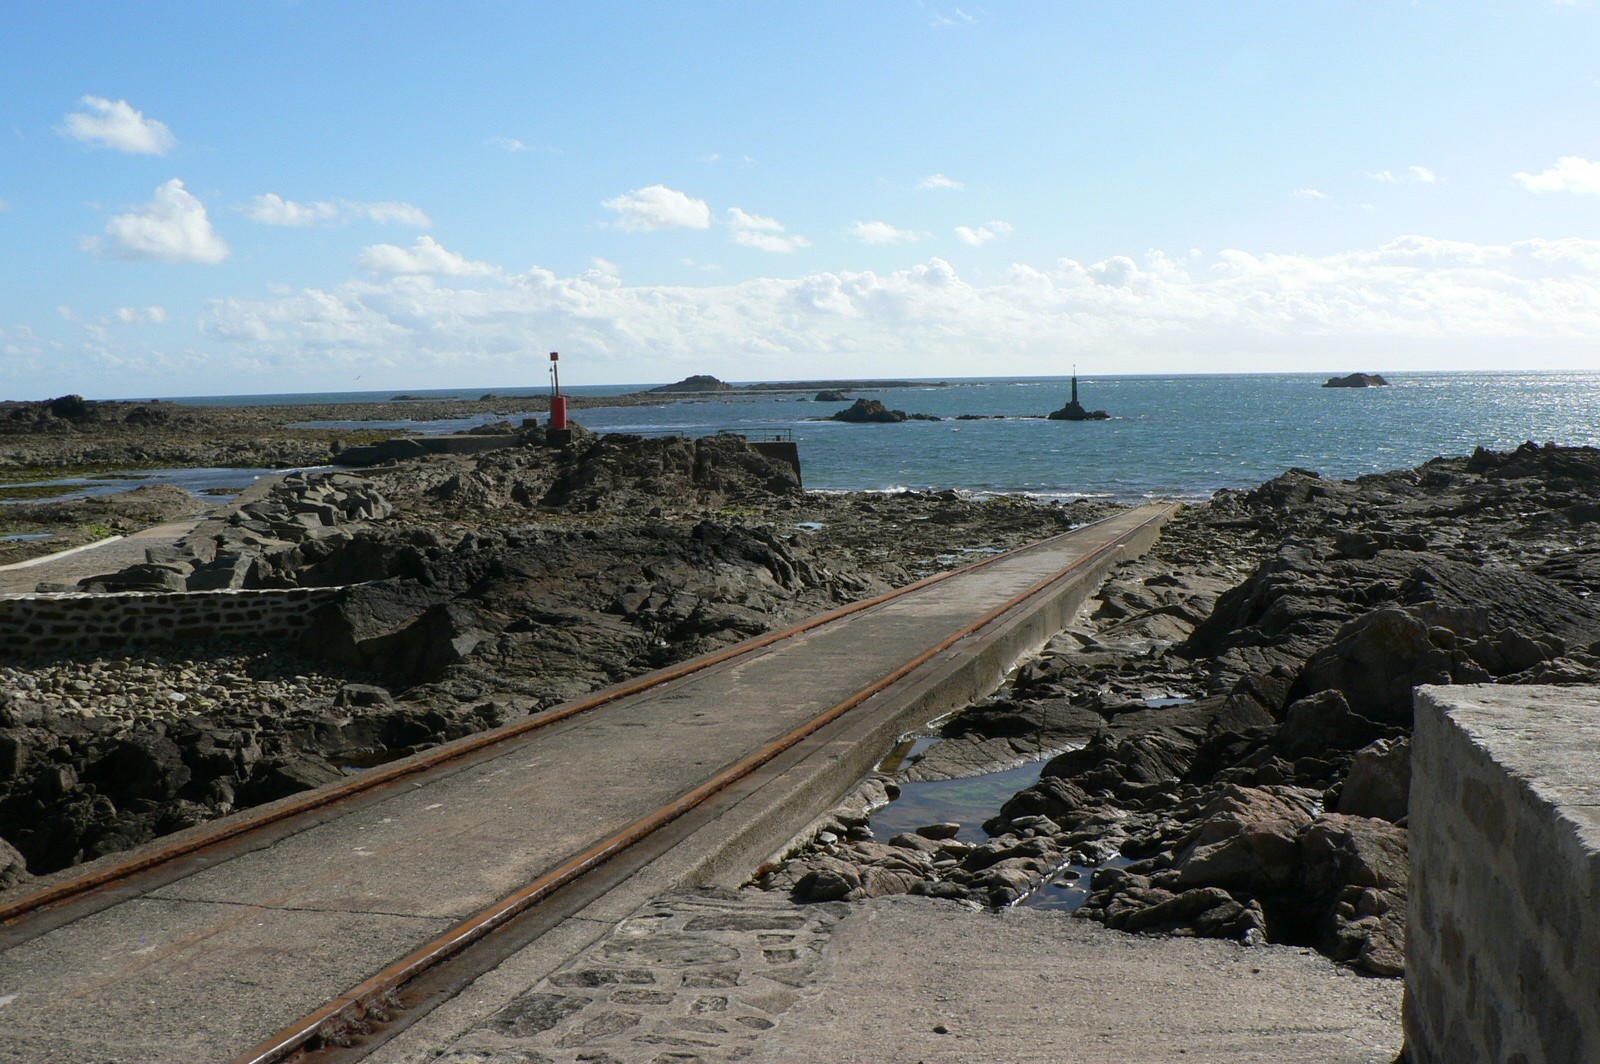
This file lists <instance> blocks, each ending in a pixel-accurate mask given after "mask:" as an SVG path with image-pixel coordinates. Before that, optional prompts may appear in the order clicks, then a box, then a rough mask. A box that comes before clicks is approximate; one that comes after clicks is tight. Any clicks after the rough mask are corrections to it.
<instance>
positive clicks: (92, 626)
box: [0, 587, 347, 657]
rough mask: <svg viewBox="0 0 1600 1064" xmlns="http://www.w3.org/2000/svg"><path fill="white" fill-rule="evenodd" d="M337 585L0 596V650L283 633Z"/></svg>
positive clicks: (299, 624) (335, 595) (23, 652)
mask: <svg viewBox="0 0 1600 1064" xmlns="http://www.w3.org/2000/svg"><path fill="white" fill-rule="evenodd" d="M346 591H347V589H346V588H345V587H303V588H290V589H287V590H268V591H172V592H125V593H121V594H114V595H90V594H56V595H28V596H22V597H16V598H0V657H13V656H15V657H23V656H27V655H32V654H45V655H49V654H63V653H78V652H82V651H103V650H117V649H121V648H123V647H128V646H135V645H140V644H149V643H162V642H165V643H184V642H191V641H196V640H202V639H204V640H213V639H252V640H257V639H259V640H267V641H277V640H285V641H286V640H290V639H294V638H297V637H298V636H299V635H300V633H301V632H302V631H304V629H305V627H306V625H307V624H308V623H309V621H310V618H311V615H312V613H314V612H315V611H316V610H317V609H318V608H319V607H321V606H323V605H324V604H326V603H329V602H336V601H338V600H339V599H340V598H341V597H342V596H343V595H345V594H346Z"/></svg>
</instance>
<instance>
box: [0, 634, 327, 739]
mask: <svg viewBox="0 0 1600 1064" xmlns="http://www.w3.org/2000/svg"><path fill="white" fill-rule="evenodd" d="M230 649H233V651H234V652H233V653H228V654H219V655H217V656H216V657H205V656H204V655H203V653H201V652H199V648H197V652H196V656H195V657H194V658H193V659H169V658H166V657H164V656H162V655H160V654H156V653H148V654H145V655H138V654H135V655H133V656H130V657H120V658H94V659H87V660H80V661H56V662H47V663H40V664H37V665H33V666H23V665H0V711H3V710H4V709H5V708H6V706H7V705H8V704H10V703H27V704H30V705H36V706H41V707H43V708H45V709H48V710H52V711H54V712H56V713H59V714H61V715H63V716H70V717H80V718H96V717H98V718H103V719H109V720H114V721H121V722H123V723H127V724H132V723H134V722H135V721H139V720H179V719H183V718H187V717H193V716H196V715H199V714H202V713H206V712H209V711H211V710H213V709H216V708H218V707H222V706H227V705H233V706H236V707H240V708H243V707H247V706H248V707H259V706H261V705H262V704H263V703H270V702H271V701H272V700H279V701H282V702H286V703H299V702H304V701H305V700H306V699H308V698H323V697H332V696H333V695H334V694H335V693H336V692H337V691H338V690H339V688H340V687H342V686H344V684H345V683H347V682H349V678H348V677H344V676H331V675H327V674H324V673H321V672H319V671H316V670H315V669H308V668H307V663H306V662H305V661H304V660H303V659H299V658H296V657H294V656H292V655H287V654H285V653H284V652H283V651H282V650H280V649H271V648H259V649H246V650H238V649H237V648H230Z"/></svg>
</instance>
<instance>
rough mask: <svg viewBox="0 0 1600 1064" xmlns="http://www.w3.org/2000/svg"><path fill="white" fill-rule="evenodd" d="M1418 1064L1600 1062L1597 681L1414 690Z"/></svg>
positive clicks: (1411, 927) (1409, 962)
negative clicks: (1568, 684) (1573, 684)
mask: <svg viewBox="0 0 1600 1064" xmlns="http://www.w3.org/2000/svg"><path fill="white" fill-rule="evenodd" d="M1409 824H1410V838H1411V904H1410V913H1409V921H1408V925H1407V929H1406V996H1405V1029H1406V1047H1407V1053H1408V1059H1409V1061H1410V1062H1411V1064H1460V1062H1465V1061H1484V1062H1494V1064H1500V1062H1507V1064H1545V1062H1550V1064H1557V1062H1559V1064H1581V1062H1594V1061H1600V688H1594V687H1530V686H1497V685H1489V684H1484V685H1474V686H1461V687H1422V688H1418V689H1417V692H1416V731H1415V735H1414V738H1413V747H1412V781H1411V807H1410V820H1409Z"/></svg>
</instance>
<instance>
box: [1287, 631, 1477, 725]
mask: <svg viewBox="0 0 1600 1064" xmlns="http://www.w3.org/2000/svg"><path fill="white" fill-rule="evenodd" d="M1450 666H1451V658H1450V654H1449V652H1448V651H1446V650H1444V649H1442V648H1440V647H1438V646H1435V645H1434V643H1433V641H1432V640H1431V639H1430V638H1429V626H1428V625H1426V624H1424V623H1423V622H1422V621H1421V620H1419V619H1418V618H1417V617H1416V616H1414V615H1413V614H1412V613H1411V612H1410V611H1407V610H1404V609H1396V608H1390V609H1381V610H1374V611H1373V612H1372V613H1369V614H1366V615H1365V616H1362V617H1358V618H1356V619H1355V620H1353V621H1351V622H1349V623H1348V624H1346V625H1344V626H1343V627H1342V628H1340V629H1339V633H1338V635H1337V637H1336V638H1335V641H1334V643H1333V645H1332V646H1330V647H1328V648H1326V649H1325V650H1321V651H1319V652H1317V653H1316V654H1314V655H1313V656H1312V657H1311V659H1310V660H1309V661H1307V662H1306V665H1305V668H1304V669H1303V670H1301V672H1300V675H1299V676H1298V677H1297V678H1296V679H1295V683H1294V687H1293V688H1292V689H1291V694H1299V695H1302V696H1303V695H1309V694H1313V693H1316V692H1319V691H1328V690H1337V691H1339V692H1340V693H1341V694H1342V695H1343V696H1344V699H1345V701H1346V702H1347V703H1349V705H1350V706H1352V707H1355V708H1356V709H1357V710H1358V712H1360V713H1361V715H1363V716H1366V717H1368V718H1370V719H1373V720H1377V721H1380V722H1383V723H1392V724H1400V725H1405V726H1409V725H1410V723H1411V689H1412V688H1414V687H1416V686H1418V685H1419V684H1448V683H1450V682H1452V680H1453V676H1452V673H1451V667H1450Z"/></svg>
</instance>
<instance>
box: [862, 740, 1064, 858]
mask: <svg viewBox="0 0 1600 1064" xmlns="http://www.w3.org/2000/svg"><path fill="white" fill-rule="evenodd" d="M937 741H938V740H936V739H935V740H930V741H929V744H928V745H932V743H933V742H937ZM924 749H926V747H924ZM1044 764H1045V763H1044V762H1043V761H1035V762H1033V763H1032V764H1028V765H1022V766H1020V767H1018V768H1012V769H1006V770H1005V771H1004V772H990V773H988V774H986V775H982V776H968V777H966V778H965V779H957V780H925V781H919V782H916V783H902V784H900V797H898V798H896V799H895V800H894V801H892V802H890V803H889V804H888V805H885V806H883V807H881V808H879V809H878V810H876V811H875V812H874V813H873V814H872V819H871V820H870V821H869V822H868V823H869V826H870V827H871V828H872V834H873V836H874V837H875V838H879V839H883V840H885V841H887V840H889V839H892V838H894V837H895V836H896V835H898V834H900V833H901V832H903V831H915V830H916V829H917V828H919V827H922V826H923V825H924V824H942V823H946V822H952V821H953V822H955V823H959V824H960V825H961V831H960V833H959V834H958V835H957V836H956V838H958V839H960V840H961V841H962V842H970V843H974V844H978V843H983V842H987V841H988V839H989V836H988V835H986V834H985V833H984V830H983V822H984V821H985V820H988V819H989V818H990V817H992V816H994V815H995V814H996V813H998V812H999V811H1000V807H1001V806H1002V805H1004V804H1005V801H1006V799H1008V798H1010V797H1011V796H1012V795H1013V794H1016V793H1017V792H1018V791H1020V790H1022V789H1023V788H1024V787H1031V786H1033V785H1034V784H1035V783H1037V782H1039V773H1040V772H1041V771H1042V770H1043V769H1044Z"/></svg>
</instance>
